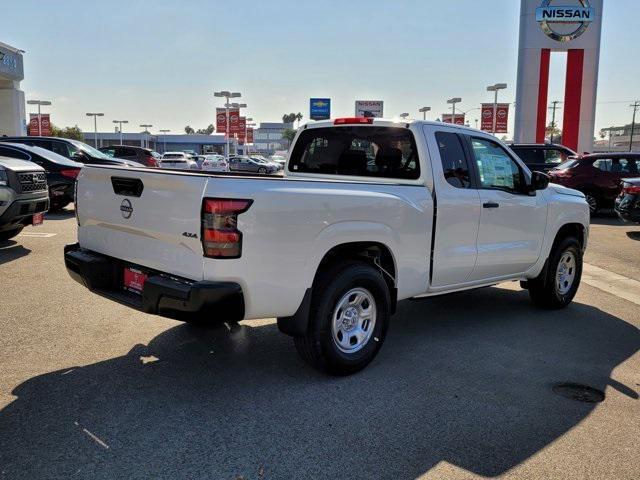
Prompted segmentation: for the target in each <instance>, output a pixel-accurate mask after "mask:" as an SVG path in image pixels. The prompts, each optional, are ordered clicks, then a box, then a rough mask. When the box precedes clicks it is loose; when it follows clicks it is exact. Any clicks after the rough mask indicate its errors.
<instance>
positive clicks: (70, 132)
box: [51, 124, 84, 141]
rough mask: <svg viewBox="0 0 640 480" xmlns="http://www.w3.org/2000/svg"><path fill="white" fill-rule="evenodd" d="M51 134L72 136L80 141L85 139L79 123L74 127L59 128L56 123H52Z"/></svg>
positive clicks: (63, 136)
mask: <svg viewBox="0 0 640 480" xmlns="http://www.w3.org/2000/svg"><path fill="white" fill-rule="evenodd" d="M51 136H52V137H61V138H70V139H72V140H80V141H83V140H84V138H83V136H82V130H80V127H78V126H77V125H74V126H73V127H65V128H58V127H56V126H55V125H53V124H51Z"/></svg>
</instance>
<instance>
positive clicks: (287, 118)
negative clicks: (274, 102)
mask: <svg viewBox="0 0 640 480" xmlns="http://www.w3.org/2000/svg"><path fill="white" fill-rule="evenodd" d="M296 118H298V116H297V115H296V114H295V113H285V114H284V115H282V122H283V123H293V122H295V121H296Z"/></svg>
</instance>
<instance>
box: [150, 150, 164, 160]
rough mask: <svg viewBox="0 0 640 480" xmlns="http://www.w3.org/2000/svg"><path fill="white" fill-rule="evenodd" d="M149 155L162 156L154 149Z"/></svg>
mask: <svg viewBox="0 0 640 480" xmlns="http://www.w3.org/2000/svg"><path fill="white" fill-rule="evenodd" d="M151 156H152V157H153V158H162V155H160V154H159V153H158V152H156V151H155V150H151Z"/></svg>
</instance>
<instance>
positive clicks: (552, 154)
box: [544, 148, 567, 165]
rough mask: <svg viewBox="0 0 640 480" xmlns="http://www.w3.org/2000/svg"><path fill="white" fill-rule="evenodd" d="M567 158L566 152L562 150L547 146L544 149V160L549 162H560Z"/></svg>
mask: <svg viewBox="0 0 640 480" xmlns="http://www.w3.org/2000/svg"><path fill="white" fill-rule="evenodd" d="M566 160H567V154H566V153H565V152H563V151H562V150H556V149H554V148H548V149H546V150H545V151H544V162H545V163H551V164H556V165H557V164H560V163H562V162H564V161H566Z"/></svg>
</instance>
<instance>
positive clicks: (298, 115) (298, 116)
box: [296, 112, 304, 127]
mask: <svg viewBox="0 0 640 480" xmlns="http://www.w3.org/2000/svg"><path fill="white" fill-rule="evenodd" d="M302 117H304V115H302V114H301V113H300V112H298V113H296V120H297V121H298V127H299V126H300V120H302Z"/></svg>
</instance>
